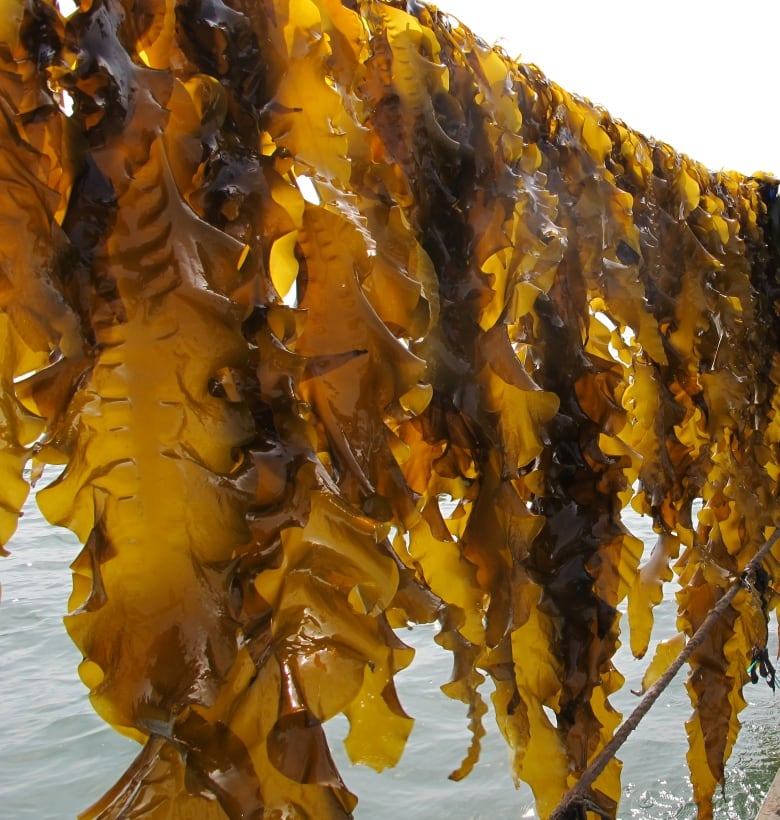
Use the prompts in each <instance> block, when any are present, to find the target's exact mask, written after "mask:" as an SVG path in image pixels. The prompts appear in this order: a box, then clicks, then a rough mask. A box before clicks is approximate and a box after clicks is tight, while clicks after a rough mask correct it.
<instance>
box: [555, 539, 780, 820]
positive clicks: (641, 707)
mask: <svg viewBox="0 0 780 820" xmlns="http://www.w3.org/2000/svg"><path fill="white" fill-rule="evenodd" d="M778 539H780V527H778V528H777V529H775V531H774V532H773V533H772V535H771V536H770V537H769V540H768V541H767V542H766V543H765V544H764V546H763V547H761V549H760V550H759V551H758V552H757V553H756V554H755V556H754V557H753V559H752V560H751V561H750V563H749V564H748V565H747V567H745V571H744V572H743V573H742V575H741V576H740V577H739V578H738V579H737V580H735V581H734V583H733V584H732V585H731V586H730V587H729V589H728V591H727V592H726V594H725V595H723V597H722V598H720V600H719V601H718V603H717V604H716V605H715V606H714V608H713V609H712V610H711V611H710V612H709V614H708V615H707V617H706V618H705V619H704V620H703V621H702V623H701V625H700V626H699V628H698V629H697V630H696V632H695V633H694V634H693V637H692V638H691V639H690V640H689V641H688V643H686V644H685V647H684V648H683V650H682V651H681V652H680V654H679V655H678V656H677V657H676V658H675V660H674V661H673V662H672V664H671V666H670V667H669V668H668V669H667V670H666V672H664V674H663V675H661V677H660V678H659V679H658V680H657V681H656V682H655V683H654V684H653V685H652V686H651V687H650V688H649V689H648V690H647V692H646V693H645V695H644V697H643V698H642V700H641V701H640V702H639V704H638V705H637V707H636V708H635V709H634V711H633V712H632V713H631V714H630V715H629V716H628V718H626V720H624V721H623V723H622V724H621V726H620V728H619V729H618V730H617V732H615V734H614V735H613V737H612V740H610V742H609V743H607V745H606V746H605V747H604V748H603V749H602V750H601V752H600V753H599V754H598V755H597V756H596V757H595V758H594V759H593V762H592V763H591V764H590V766H588V768H587V769H585V771H584V772H583V773H582V777H581V778H580V779H579V781H578V782H577V784H576V785H574V786H572V788H571V789H569V791H567V792H566V794H564V795H563V797H562V798H561V802H560V803H559V804H558V807H557V808H556V809H555V811H553V813H552V814H551V815H550V817H549V820H568V818H570V817H572V816H578V815H572V814H570V812H571V811H572V810H573V809H575V807H578V806H582V805H583V804H584V803H585V802H589V801H587V797H586V792H587V791H588V790H589V789H590V787H591V786H592V785H593V783H594V781H595V780H596V778H597V777H598V776H599V775H600V774H601V772H602V771H604V769H605V768H606V766H607V764H608V763H609V761H610V760H612V758H613V757H614V756H615V754H616V753H617V750H618V749H619V748H620V747H621V746H622V745H623V744H624V743H625V742H626V740H627V739H628V736H629V735H630V734H631V732H633V731H634V729H636V727H637V726H638V725H639V722H640V721H641V720H642V718H643V717H644V716H645V715H646V714H647V713H648V712H649V711H650V707H651V706H652V705H653V704H654V703H655V702H656V700H658V698H659V696H660V695H661V693H662V692H663V691H664V689H666V687H667V686H668V685H669V684H670V683H671V682H672V679H673V678H674V676H675V675H676V674H677V673H678V672H679V671H680V667H681V666H682V665H683V664H684V663H685V662H686V661H687V660H688V658H690V656H691V655H692V654H693V653H694V652H695V651H696V650H697V649H698V648H699V646H701V644H702V643H703V642H704V639H705V638H706V637H707V635H708V633H709V631H710V629H712V627H713V625H714V624H715V622H716V621H717V620H718V618H720V616H721V615H723V613H724V612H725V611H726V609H727V608H728V607H729V605H730V604H731V602H732V601H733V600H734V596H735V595H736V594H737V592H738V591H739V590H740V588H741V586H742V584H743V582H744V581H748V582H751V583H752V580H753V576H754V575H755V573H756V571H757V570H758V568H759V567H760V566H761V563H762V561H763V560H764V559H765V558H766V557H767V555H768V554H769V551H770V550H771V549H772V547H773V546H774V545H775V543H776V542H777V540H778Z"/></svg>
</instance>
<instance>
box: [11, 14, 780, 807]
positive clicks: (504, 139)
mask: <svg viewBox="0 0 780 820" xmlns="http://www.w3.org/2000/svg"><path fill="white" fill-rule="evenodd" d="M1 5H2V13H1V14H0V63H1V65H0V107H1V112H0V113H1V116H0V180H2V196H1V197H0V300H1V302H0V304H1V306H2V312H1V313H0V334H1V335H2V343H1V344H0V363H1V364H2V372H0V379H1V380H2V395H1V396H0V408H1V409H2V416H1V419H2V421H1V422H0V430H1V432H2V449H1V450H0V469H1V472H2V485H1V488H2V489H1V490H0V492H1V493H2V509H1V510H0V529H1V530H2V532H1V533H0V535H1V536H2V542H3V543H4V542H6V541H7V540H8V538H9V537H10V536H11V534H12V532H13V530H14V528H15V526H16V521H17V517H18V511H19V508H20V506H21V504H22V502H23V501H24V499H25V496H26V495H27V492H28V483H27V481H26V479H25V478H24V477H23V469H24V468H25V465H30V466H31V470H32V472H31V476H32V480H33V481H34V480H35V479H36V478H37V477H40V474H41V470H42V467H43V465H44V464H54V465H61V467H60V469H61V473H60V475H59V477H58V478H56V480H53V481H51V483H49V484H48V486H46V487H45V488H43V489H42V490H41V491H40V492H39V493H38V502H39V504H40V507H41V509H42V510H43V512H44V514H45V515H46V517H47V518H48V520H49V521H51V522H52V523H54V524H58V525H62V526H65V527H68V528H70V529H72V530H73V531H74V532H75V533H76V534H77V535H78V536H79V538H80V539H81V540H82V542H83V543H84V548H83V550H82V552H81V553H80V555H79V556H78V557H77V558H76V559H75V561H74V563H73V572H74V581H73V593H72V596H71V599H70V606H69V608H70V614H69V615H68V616H67V618H66V624H67V629H68V631H69V633H70V635H71V637H72V638H73V640H74V641H75V643H76V644H77V645H78V647H79V649H80V650H81V652H82V654H83V658H84V659H83V662H82V663H81V665H80V667H79V674H80V676H81V678H82V680H83V681H84V683H85V684H86V685H87V686H88V687H89V689H90V691H91V699H92V702H93V704H94V707H95V709H96V710H97V712H98V713H99V714H100V715H101V716H102V717H103V718H104V719H105V720H106V721H108V722H109V723H110V724H111V725H112V726H114V727H115V728H116V729H117V730H119V731H120V732H122V733H124V734H127V735H130V736H131V737H134V738H136V739H137V740H138V741H139V742H140V743H142V744H143V750H142V751H141V752H140V754H139V756H138V758H137V759H136V761H135V762H134V763H133V765H132V766H131V767H130V768H129V769H128V771H127V772H126V774H125V775H124V776H123V777H122V778H121V780H120V781H119V782H118V783H117V785H116V786H115V787H113V788H112V789H111V790H110V791H109V792H108V793H107V794H106V795H105V797H104V798H102V799H101V800H100V801H99V802H98V803H97V804H96V805H95V806H94V807H92V809H90V810H88V811H87V812H86V814H85V815H84V816H85V817H102V818H110V817H120V816H121V817H140V816H143V817H155V818H183V817H198V818H217V817H231V818H239V817H260V816H268V817H311V818H318V820H321V818H336V817H345V816H348V815H350V814H351V812H352V810H353V809H354V807H355V805H356V803H357V798H356V797H355V796H354V795H353V794H351V793H350V791H349V790H348V788H347V786H346V785H345V783H344V782H343V780H342V778H341V776H340V774H339V772H338V771H337V769H336V767H335V766H334V763H333V760H332V758H331V755H330V752H329V750H328V746H327V743H326V740H325V735H324V732H323V729H322V724H323V722H325V721H327V720H329V719H330V718H332V717H333V716H334V715H337V714H339V713H343V714H345V715H346V716H347V718H348V720H349V723H350V731H349V735H348V737H347V739H346V747H347V752H348V754H349V757H350V758H351V759H352V760H353V761H355V762H358V763H364V764H367V765H369V766H372V767H374V768H376V769H378V770H381V769H383V768H385V767H389V766H393V765H394V764H395V763H396V762H397V761H398V759H399V757H400V756H401V754H402V752H403V748H404V744H405V742H406V739H407V736H408V735H409V732H410V730H411V727H412V722H413V721H412V718H411V717H410V716H408V715H407V714H406V713H405V711H404V709H403V705H402V704H401V703H400V702H399V700H398V698H397V696H396V693H395V690H394V685H393V678H394V675H395V674H396V673H397V672H398V671H399V670H400V669H402V668H404V667H405V666H407V665H408V664H409V663H410V662H411V660H412V654H413V653H412V651H411V650H410V649H409V648H408V647H406V646H405V645H404V644H403V643H402V641H401V640H399V638H398V637H397V636H396V633H395V632H394V628H397V627H399V626H402V625H406V624H410V623H424V622H433V621H438V622H439V624H440V632H439V635H438V637H437V641H438V642H439V643H440V644H441V645H442V646H444V647H446V648H447V649H448V650H450V651H451V652H452V653H453V656H454V668H453V673H452V678H451V680H450V681H449V682H448V683H446V684H445V685H444V686H443V687H442V688H443V689H444V691H445V692H446V693H447V694H448V695H450V696H451V697H453V698H457V699H460V700H462V701H463V702H464V703H465V704H467V708H468V716H469V720H470V732H471V740H470V741H469V740H468V733H466V731H465V726H464V734H465V737H464V759H463V763H462V765H461V766H460V768H459V769H458V770H457V771H455V772H453V773H452V775H451V777H452V778H453V779H455V780H457V779H460V778H462V777H464V776H466V775H467V774H468V772H469V770H470V769H471V767H472V766H473V765H474V763H475V762H476V760H477V758H478V755H479V739H480V736H481V735H482V734H483V728H482V725H481V720H482V717H483V715H484V713H485V712H486V706H485V704H484V702H483V701H482V699H481V695H480V692H479V687H480V686H481V685H482V684H483V683H484V684H485V686H484V687H483V688H484V689H486V690H488V691H491V692H492V695H491V696H492V700H493V704H494V707H495V712H496V716H497V720H498V723H499V726H500V729H501V731H502V733H503V734H504V736H505V738H506V740H507V743H508V745H509V747H510V749H511V752H512V756H511V769H512V775H513V776H514V777H515V778H517V779H522V780H524V781H526V782H527V783H529V784H530V785H531V787H532V789H533V791H534V794H535V796H536V800H537V805H538V811H539V813H540V815H541V816H542V817H544V816H546V815H548V814H549V813H550V812H551V811H552V810H553V809H554V807H555V806H556V805H557V803H558V801H559V799H560V797H561V795H562V794H563V793H564V792H565V791H566V789H567V788H569V787H570V786H572V785H573V784H574V783H576V781H577V780H578V777H579V776H580V775H581V773H582V772H583V770H584V769H585V768H586V767H587V765H588V762H589V761H590V760H592V759H593V757H594V756H595V755H596V754H597V753H598V752H599V750H600V749H601V748H603V746H604V745H605V743H606V742H607V741H608V740H609V739H610V737H611V736H612V734H613V732H614V730H615V727H616V725H617V724H618V723H619V718H620V716H619V715H618V714H617V713H616V712H615V710H614V709H613V708H612V707H611V706H610V703H609V696H610V695H611V694H612V693H614V692H615V691H616V690H617V689H618V688H619V687H620V686H621V684H622V683H623V679H622V677H621V675H620V674H619V672H618V671H617V670H616V669H615V667H614V666H613V665H612V662H611V658H612V657H613V655H614V653H615V649H616V646H617V644H618V640H619V636H620V635H621V631H620V623H619V616H618V612H617V607H618V605H619V604H620V602H621V601H623V600H624V599H626V597H627V598H628V604H627V606H628V626H629V628H630V642H631V648H632V650H633V651H634V653H635V654H636V655H638V656H641V655H643V654H644V653H645V651H646V650H647V649H648V644H649V641H650V637H651V628H652V617H653V616H652V612H653V606H654V605H655V604H657V603H658V601H659V600H660V598H661V586H662V583H663V582H664V581H667V580H670V579H671V578H672V575H673V571H674V573H675V574H676V576H677V580H678V582H679V585H680V592H679V593H678V601H679V608H680V609H679V611H680V616H679V628H680V629H681V630H682V631H683V632H684V633H685V634H687V635H691V634H692V633H693V631H694V630H695V629H696V628H697V626H698V625H699V624H700V623H701V621H702V620H703V618H704V616H705V615H706V614H707V613H708V612H709V611H710V610H711V608H712V607H713V604H714V603H715V602H716V601H717V600H718V598H719V597H720V596H721V595H722V594H723V593H724V591H725V590H726V589H727V588H728V587H729V586H730V585H731V584H732V583H733V582H734V579H735V578H737V577H738V576H739V574H740V572H741V570H742V569H743V568H744V567H745V565H746V564H747V563H748V561H749V560H750V558H751V556H753V555H754V554H755V552H756V551H757V549H758V547H759V546H760V545H761V544H762V542H763V541H764V539H765V536H766V535H767V534H768V532H770V531H771V528H772V525H773V524H774V522H775V515H774V512H773V508H774V499H775V497H776V495H777V491H778V487H777V484H778V475H779V474H780V466H779V465H780V458H779V457H778V456H779V454H778V443H779V442H780V416H778V412H777V410H778V409H780V395H778V393H777V385H778V383H779V382H780V357H778V351H779V350H780V320H779V319H778V314H777V311H776V309H775V299H776V297H777V296H778V288H777V281H776V270H777V269H776V256H775V253H776V251H775V248H774V245H773V244H772V242H770V241H769V239H768V236H769V233H770V225H771V221H772V220H771V203H770V200H771V197H772V194H773V191H774V183H773V182H772V181H771V180H759V179H756V178H748V177H743V176H740V175H738V174H731V173H729V174H726V173H717V174H711V173H709V172H708V171H707V170H706V169H705V168H703V167H702V166H701V165H699V164H696V163H695V162H692V161H691V160H689V159H687V158H686V157H684V156H681V155H679V154H677V153H675V152H674V151H673V150H672V149H671V148H669V147H668V146H667V145H663V144H659V143H656V142H653V141H650V140H647V139H645V138H643V137H642V136H641V135H640V134H637V133H636V132H633V131H631V130H630V129H629V128H627V127H626V126H625V125H623V124H622V123H621V122H619V121H616V120H614V119H612V118H611V117H610V116H608V115H607V114H606V113H605V112H604V111H602V110H600V109H597V108H594V107H593V106H591V105H590V104H589V103H587V102H585V101H583V100H581V99H578V98H576V97H573V96H571V95H570V94H567V93H566V92H565V91H564V90H562V89H561V88H559V87H558V86H557V85H555V84H554V83H552V82H550V81H548V80H547V79H546V78H545V77H544V76H543V75H542V74H541V73H540V72H539V71H538V70H537V69H536V68H535V67H533V66H528V65H520V64H517V63H515V62H513V61H512V60H510V59H508V58H507V57H506V55H504V54H502V53H501V52H500V51H498V50H495V49H491V48H489V47H487V46H486V45H485V44H484V43H483V42H481V41H480V40H478V39H476V38H475V37H474V36H473V35H472V34H471V33H470V32H469V31H467V30H465V29H464V28H462V27H460V26H459V25H458V24H457V23H456V21H454V20H452V19H451V18H449V17H447V16H446V15H443V14H441V13H439V12H437V11H436V10H435V9H433V8H426V7H424V6H418V5H415V4H410V7H409V8H407V4H406V3H405V2H400V0H388V1H386V2H383V1H381V0H132V2H131V0H82V3H81V7H80V8H79V9H77V10H76V11H75V12H74V13H73V14H71V15H70V16H69V17H67V18H65V17H64V16H63V15H62V14H61V13H60V12H59V11H58V9H57V6H56V5H54V4H52V3H51V2H50V0H1ZM69 105H72V111H71V110H70V109H69V107H68V106H69ZM445 501H446V504H445V503H444V502H445ZM628 503H632V504H633V505H634V506H635V507H636V508H637V509H638V510H639V511H641V512H642V513H645V514H647V515H649V516H652V521H653V526H654V528H655V531H656V532H657V534H658V541H657V543H656V545H655V547H654V549H653V552H652V555H651V556H650V557H649V559H647V560H646V561H645V562H644V563H642V560H641V558H642V545H641V543H640V542H639V540H638V539H637V538H636V537H634V536H633V535H632V534H631V533H630V532H628V530H627V529H626V527H625V526H624V524H623V523H622V521H621V510H622V509H623V508H624V506H625V505H626V504H628ZM699 509H700V511H698V510H699ZM452 510H454V511H452ZM447 511H452V512H451V513H447ZM775 568H776V563H775V562H774V560H770V561H768V562H767V569H768V570H769V571H770V573H771V571H772V570H773V569H775ZM771 592H772V590H771V587H770V588H768V589H763V590H759V591H756V590H751V589H744V590H742V591H741V592H740V593H739V594H738V596H737V597H736V599H735V601H734V604H733V606H732V607H731V608H730V609H729V610H728V614H727V615H726V616H725V617H724V618H722V619H721V621H720V622H719V623H718V626H717V627H716V629H715V630H714V631H713V632H712V633H710V636H709V638H708V640H707V641H706V642H705V644H704V645H703V646H702V647H701V648H700V649H699V650H698V651H697V652H696V653H695V654H694V656H693V660H692V664H691V670H690V674H689V677H688V681H687V687H688V690H689V693H690V697H691V701H692V704H693V715H692V717H691V719H690V721H689V722H688V724H687V730H688V735H689V737H690V754H689V758H688V761H689V765H690V770H691V776H692V780H693V783H694V791H695V796H696V800H697V802H698V804H699V807H700V816H701V817H703V818H704V817H709V816H711V814H712V803H711V798H712V795H713V792H714V790H715V788H716V786H717V785H718V784H719V783H721V782H723V780H724V762H725V761H726V759H727V758H728V756H729V753H730V750H731V748H732V746H733V744H734V740H735V737H736V735H737V731H738V728H739V720H738V714H739V712H740V710H741V709H742V708H743V706H744V705H745V702H744V700H743V698H742V694H741V690H742V687H743V685H744V684H745V683H746V681H747V680H748V679H749V674H748V672H747V667H748V665H749V663H750V658H751V657H752V654H753V651H754V650H756V651H759V652H760V651H762V650H763V649H764V647H765V642H766V614H767V607H768V606H770V605H771V604H772V601H771ZM628 631H629V630H626V632H628ZM675 645H676V644H675ZM486 678H489V680H486ZM553 713H554V719H551V717H550V715H552V714H553ZM620 793H621V789H620V762H619V761H618V760H614V761H613V762H612V763H611V764H610V765H609V766H608V768H607V769H606V770H605V772H604V773H603V774H602V775H601V777H600V778H599V779H598V780H597V782H596V785H595V787H594V789H593V791H592V794H591V798H592V800H593V801H594V802H595V804H596V805H598V806H599V807H600V809H601V811H602V812H603V814H604V815H605V816H614V814H615V812H616V809H617V803H618V800H619V798H620Z"/></svg>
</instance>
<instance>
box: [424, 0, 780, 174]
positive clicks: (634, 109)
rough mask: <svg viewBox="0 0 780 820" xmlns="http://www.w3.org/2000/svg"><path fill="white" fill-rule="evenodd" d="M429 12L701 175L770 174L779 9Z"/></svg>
mask: <svg viewBox="0 0 780 820" xmlns="http://www.w3.org/2000/svg"><path fill="white" fill-rule="evenodd" d="M434 2H435V0H434ZM435 5H438V7H439V8H440V9H442V10H445V11H449V12H451V13H452V14H454V15H455V16H456V17H458V18H459V19H460V20H462V21H463V22H464V23H465V24H466V25H468V26H469V27H470V28H471V29H472V30H473V31H474V32H475V33H477V34H479V35H481V36H482V37H483V38H484V39H485V40H487V41H488V42H490V43H492V42H496V41H498V42H500V43H501V44H502V45H503V47H504V48H505V49H506V51H507V52H508V53H509V54H511V55H512V56H518V55H519V56H520V57H521V58H522V60H523V61H525V62H533V63H536V64H537V65H538V66H539V68H541V69H542V71H543V72H544V73H545V74H546V75H547V76H548V77H549V78H550V79H552V80H555V82H557V83H558V84H560V85H562V86H564V87H565V88H566V89H567V90H569V91H574V92H576V93H578V94H581V95H583V96H585V97H589V98H590V99H591V100H592V101H593V102H594V103H597V104H599V105H603V106H604V107H606V108H607V109H608V110H609V112H610V113H611V114H612V115H613V116H615V117H619V118H620V119H622V120H624V121H625V122H626V123H627V124H628V125H630V126H632V127H633V128H636V129H637V130H639V131H641V132H642V133H644V134H646V135H647V136H653V137H656V138H657V139H660V140H664V141H665V142H668V143H670V144H671V145H673V146H674V147H675V148H676V149H678V150H679V151H683V152H685V153H687V154H690V155H691V156H692V157H693V158H694V159H697V160H699V161H701V162H703V163H705V165H707V166H709V167H710V168H712V169H720V168H726V169H736V170H738V171H742V172H743V173H751V172H754V171H758V170H763V171H769V172H771V173H774V174H775V175H780V47H779V46H780V43H779V42H778V41H779V39H780V0H730V2H725V0H589V1H588V0H552V2H549V0H439V2H438V3H435Z"/></svg>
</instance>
